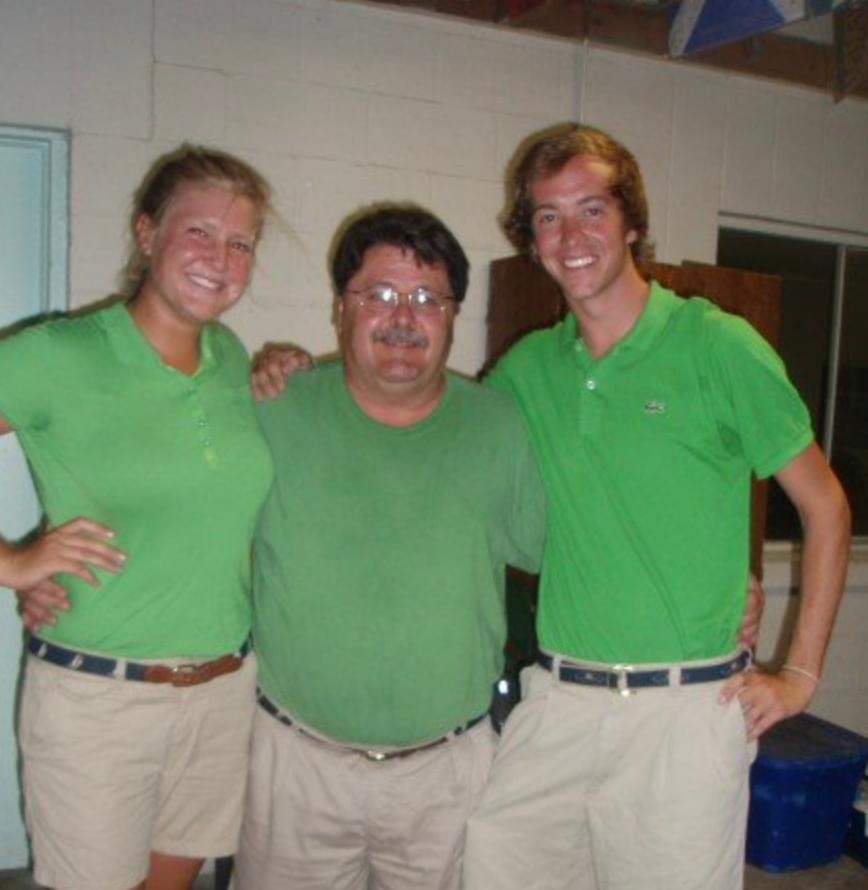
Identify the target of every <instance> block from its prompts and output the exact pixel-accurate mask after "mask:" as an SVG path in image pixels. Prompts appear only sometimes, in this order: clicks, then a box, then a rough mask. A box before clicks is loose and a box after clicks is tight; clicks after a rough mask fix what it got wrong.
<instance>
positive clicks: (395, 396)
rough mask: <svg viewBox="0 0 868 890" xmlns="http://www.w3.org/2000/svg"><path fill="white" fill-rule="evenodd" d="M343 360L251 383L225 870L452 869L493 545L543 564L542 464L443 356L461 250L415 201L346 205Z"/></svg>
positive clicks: (339, 310) (324, 884) (282, 873)
mask: <svg viewBox="0 0 868 890" xmlns="http://www.w3.org/2000/svg"><path fill="white" fill-rule="evenodd" d="M331 273H332V281H333V285H334V291H335V294H336V295H337V299H336V304H335V318H336V324H337V331H338V339H339V345H340V356H341V361H340V362H336V363H332V364H328V365H324V366H321V367H319V368H316V369H315V370H313V371H310V372H308V373H304V374H296V375H294V377H293V378H292V380H291V381H290V383H289V384H288V386H287V388H286V390H285V392H284V393H283V394H282V395H281V396H280V397H279V398H277V399H275V400H273V401H266V402H263V403H262V405H261V419H262V425H263V429H264V432H265V435H266V438H267V440H268V441H269V444H270V446H271V449H272V452H273V455H274V460H275V472H276V479H275V484H274V487H273V489H272V492H271V495H270V498H269V500H268V501H267V503H266V506H265V508H264V510H263V514H262V517H261V521H260V527H259V532H258V535H257V538H256V592H255V597H256V610H255V616H256V617H255V625H254V643H255V648H256V652H257V657H258V659H259V674H260V686H261V692H260V706H261V707H260V708H259V709H258V713H257V718H256V722H255V725H254V736H253V742H252V751H251V763H250V773H249V779H250V781H249V789H248V798H247V801H246V808H245V817H244V825H243V828H242V839H241V847H240V852H239V854H238V856H237V858H236V887H237V888H238V890H278V888H279V890H284V888H286V887H292V888H295V890H299V888H301V890H308V888H309V890H314V888H322V890H326V888H327V890H364V888H366V887H371V888H378V890H380V888H382V890H457V887H458V885H459V873H460V861H461V855H462V851H463V843H464V831H465V824H466V820H467V817H468V815H469V814H470V812H471V810H472V809H473V807H474V806H475V804H476V803H477V801H478V798H479V795H480V793H481V789H482V786H483V783H484V781H485V779H486V776H487V775H488V769H489V764H490V762H491V759H492V757H493V751H494V734H493V731H492V729H491V726H490V723H489V720H488V719H487V714H488V709H489V705H490V700H491V694H492V687H493V684H494V682H495V681H496V679H497V678H498V677H499V676H500V672H501V670H502V667H503V645H504V641H505V637H506V618H505V610H504V603H503V597H504V567H505V565H506V564H507V563H510V564H512V565H517V566H520V567H522V568H525V569H527V570H530V571H533V570H535V569H536V568H538V561H539V557H540V554H541V549H542V542H543V532H544V522H545V521H544V498H543V494H542V483H541V481H540V479H539V476H538V473H537V470H536V465H535V462H534V458H533V454H532V449H531V446H530V442H529V439H528V436H527V433H526V431H525V428H524V425H523V421H522V419H521V417H520V415H519V413H518V410H517V408H516V407H515V405H514V401H513V399H512V398H511V397H510V396H507V395H505V394H503V393H497V392H494V391H492V390H488V389H485V388H483V387H480V386H478V385H476V384H474V383H471V382H469V381H466V380H464V379H462V378H460V377H458V376H455V375H453V374H450V373H447V372H446V370H445V368H446V360H447V357H448V354H449V348H450V346H451V343H452V334H453V324H454V321H455V316H456V313H457V312H458V307H459V305H460V303H461V301H462V299H463V298H464V295H465V291H466V288H467V275H468V262H467V258H466V256H465V254H464V252H463V250H462V249H461V247H460V245H459V244H458V242H457V241H456V240H455V238H454V237H453V235H452V234H451V232H449V231H448V229H446V227H445V226H444V225H443V224H442V223H441V222H440V221H439V220H437V219H436V218H435V217H433V216H432V215H431V214H429V213H427V212H426V211H423V210H420V209H417V208H412V207H404V206H383V207H381V208H379V209H375V210H372V211H370V212H365V213H363V214H362V215H361V216H359V217H357V218H356V219H354V220H353V221H352V222H351V223H350V224H349V225H348V227H347V228H346V229H345V230H344V232H343V234H342V235H341V237H340V238H339V240H338V243H337V246H336V249H335V251H334V253H333V259H332V263H331Z"/></svg>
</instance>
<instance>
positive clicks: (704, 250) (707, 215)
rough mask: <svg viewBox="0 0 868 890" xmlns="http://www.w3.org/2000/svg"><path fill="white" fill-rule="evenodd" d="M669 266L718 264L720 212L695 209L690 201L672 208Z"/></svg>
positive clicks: (667, 238)
mask: <svg viewBox="0 0 868 890" xmlns="http://www.w3.org/2000/svg"><path fill="white" fill-rule="evenodd" d="M666 254H667V262H673V263H678V264H680V263H681V262H682V261H683V260H696V261H697V262H701V263H714V262H715V261H716V259H717V211H716V208H714V207H704V208H703V207H694V206H693V205H692V204H690V203H689V201H688V200H686V199H683V200H682V201H680V202H679V203H677V204H675V203H673V204H670V205H669V220H668V226H667V231H666Z"/></svg>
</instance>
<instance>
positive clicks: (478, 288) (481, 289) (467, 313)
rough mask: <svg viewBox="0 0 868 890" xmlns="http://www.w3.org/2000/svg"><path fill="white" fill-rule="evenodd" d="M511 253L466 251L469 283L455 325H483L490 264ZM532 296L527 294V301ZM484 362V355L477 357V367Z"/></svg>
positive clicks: (485, 313)
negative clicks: (468, 263) (468, 265)
mask: <svg viewBox="0 0 868 890" xmlns="http://www.w3.org/2000/svg"><path fill="white" fill-rule="evenodd" d="M511 255H512V251H511V250H510V251H490V250H474V249H469V250H467V256H468V259H469V260H470V282H469V283H468V286H467V295H466V296H465V298H464V302H463V303H462V304H461V313H460V315H459V320H458V322H456V324H468V323H470V322H473V323H474V324H482V325H484V324H485V321H486V319H487V317H488V296H489V291H490V284H489V279H490V275H491V263H492V261H493V260H497V259H500V258H501V257H504V256H511ZM532 298H533V296H532V295H531V294H528V299H532ZM486 336H487V335H486ZM484 361H485V353H484V351H483V353H482V355H480V357H479V367H481V366H482V363H483V362H484Z"/></svg>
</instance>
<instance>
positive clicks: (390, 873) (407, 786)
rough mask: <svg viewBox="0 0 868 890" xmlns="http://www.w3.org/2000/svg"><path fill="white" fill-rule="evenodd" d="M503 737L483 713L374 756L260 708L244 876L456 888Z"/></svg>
mask: <svg viewBox="0 0 868 890" xmlns="http://www.w3.org/2000/svg"><path fill="white" fill-rule="evenodd" d="M495 744H496V736H495V735H494V731H493V730H492V728H491V724H490V722H489V721H488V720H483V721H482V722H481V723H479V724H478V725H477V726H474V727H473V728H472V729H470V730H468V731H467V732H466V733H464V734H462V735H459V736H457V737H455V738H453V739H451V740H450V741H448V742H444V743H443V744H442V745H438V746H436V747H434V748H431V749H429V750H426V751H417V752H414V753H413V754H410V755H408V756H406V757H396V758H394V759H391V760H386V761H382V762H375V761H372V760H369V759H368V758H366V757H365V755H364V754H362V753H360V752H358V751H353V750H349V749H346V748H340V747H338V746H336V745H335V744H333V743H329V742H323V741H320V740H319V739H315V738H311V737H310V736H308V735H305V734H303V733H301V732H299V731H298V729H296V728H295V727H290V726H285V725H284V724H282V723H280V722H279V721H278V720H276V719H275V718H274V717H272V716H271V715H270V714H267V713H266V712H265V711H264V710H262V708H259V709H257V713H256V717H255V718H254V723H253V741H252V744H251V750H250V781H249V783H248V788H247V798H246V801H245V806H244V824H243V828H242V831H241V843H240V846H239V852H238V855H237V856H236V858H235V884H234V887H235V888H236V890H288V888H292V890H366V888H367V890H458V886H459V881H460V872H461V859H462V856H463V852H464V832H465V827H466V824H467V817H468V816H469V815H470V813H471V812H472V810H473V808H474V807H475V806H476V804H477V803H478V801H479V796H480V794H481V792H482V787H483V785H484V783H485V780H486V778H487V776H488V770H489V768H490V766H491V760H492V758H493V756H494V749H495ZM489 890H492V888H489Z"/></svg>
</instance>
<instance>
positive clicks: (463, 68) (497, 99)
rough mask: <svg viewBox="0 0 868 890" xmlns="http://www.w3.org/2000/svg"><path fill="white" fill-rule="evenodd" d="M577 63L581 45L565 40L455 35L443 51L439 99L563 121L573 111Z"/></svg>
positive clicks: (439, 62) (473, 31) (485, 33)
mask: <svg viewBox="0 0 868 890" xmlns="http://www.w3.org/2000/svg"><path fill="white" fill-rule="evenodd" d="M575 58H576V47H575V45H574V44H571V43H566V42H564V41H561V40H553V39H545V38H538V37H529V36H527V37H525V36H522V37H520V38H519V37H516V36H514V35H504V36H501V35H497V34H495V33H493V32H490V31H488V30H483V29H481V28H479V29H468V30H467V32H466V33H460V34H459V33H455V34H450V35H448V36H445V37H444V38H443V39H442V41H441V43H440V45H439V46H438V52H437V76H436V79H435V84H436V93H435V98H438V99H440V100H442V101H446V102H453V103H455V104H459V105H466V106H468V107H472V108H480V109H489V110H495V111H502V112H507V113H508V112H521V111H522V110H526V109H533V112H534V114H535V115H538V116H540V117H544V118H554V119H556V120H562V119H564V118H568V117H569V116H570V115H571V113H572V109H573V92H574V79H575V78H574V72H575Z"/></svg>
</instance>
